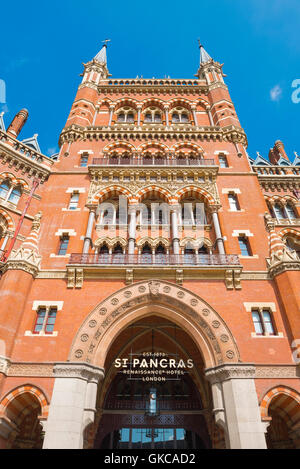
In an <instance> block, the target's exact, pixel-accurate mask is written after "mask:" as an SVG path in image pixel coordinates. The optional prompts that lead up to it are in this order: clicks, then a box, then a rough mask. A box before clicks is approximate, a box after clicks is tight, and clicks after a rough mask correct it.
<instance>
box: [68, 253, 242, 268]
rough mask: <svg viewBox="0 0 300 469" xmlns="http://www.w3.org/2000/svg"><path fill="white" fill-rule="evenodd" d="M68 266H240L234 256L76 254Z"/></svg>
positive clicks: (72, 255) (236, 257)
mask: <svg viewBox="0 0 300 469" xmlns="http://www.w3.org/2000/svg"><path fill="white" fill-rule="evenodd" d="M69 264H81V265H101V266H104V265H143V266H147V265H150V266H153V265H159V266H163V265H166V266H171V265H186V266H209V265H210V266H222V265H240V260H239V257H238V256H237V255H236V254H229V255H227V254H155V255H152V254H82V253H81V254H76V253H73V254H71V256H70V260H69Z"/></svg>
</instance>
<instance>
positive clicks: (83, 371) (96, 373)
mask: <svg viewBox="0 0 300 469" xmlns="http://www.w3.org/2000/svg"><path fill="white" fill-rule="evenodd" d="M53 372H54V376H55V377H56V378H60V377H61V378H81V379H85V380H87V381H94V382H95V381H96V382H98V381H99V379H103V377H104V370H103V368H99V367H96V366H92V365H86V364H80V363H57V364H55V365H54V368H53Z"/></svg>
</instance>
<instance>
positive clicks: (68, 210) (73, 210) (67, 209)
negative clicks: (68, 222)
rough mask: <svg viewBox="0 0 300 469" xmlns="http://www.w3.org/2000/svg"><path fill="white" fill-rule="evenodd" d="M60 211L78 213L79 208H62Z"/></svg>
mask: <svg viewBox="0 0 300 469" xmlns="http://www.w3.org/2000/svg"><path fill="white" fill-rule="evenodd" d="M61 210H62V211H63V212H80V210H81V208H73V209H71V208H65V207H64V208H62V209H61Z"/></svg>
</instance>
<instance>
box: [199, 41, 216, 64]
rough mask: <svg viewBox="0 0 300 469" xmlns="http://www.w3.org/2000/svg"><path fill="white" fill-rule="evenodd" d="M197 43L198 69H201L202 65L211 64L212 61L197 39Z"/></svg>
mask: <svg viewBox="0 0 300 469" xmlns="http://www.w3.org/2000/svg"><path fill="white" fill-rule="evenodd" d="M198 43H199V49H200V67H201V65H203V64H205V63H207V62H212V61H213V59H212V58H211V56H210V55H209V54H208V53H207V52H206V50H205V49H204V47H203V45H202V44H201V42H200V39H198Z"/></svg>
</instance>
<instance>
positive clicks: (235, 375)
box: [205, 363, 255, 384]
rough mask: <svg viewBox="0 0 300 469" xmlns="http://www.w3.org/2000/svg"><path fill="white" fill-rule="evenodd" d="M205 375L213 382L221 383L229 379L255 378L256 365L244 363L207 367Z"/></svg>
mask: <svg viewBox="0 0 300 469" xmlns="http://www.w3.org/2000/svg"><path fill="white" fill-rule="evenodd" d="M205 376H206V378H207V379H208V381H209V382H210V383H211V384H215V383H221V382H223V381H227V380H229V379H253V378H254V377H255V366H254V365H250V364H246V365H245V364H243V363H235V364H232V365H227V364H224V365H220V366H217V367H215V368H209V369H207V370H206V372H205Z"/></svg>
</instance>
